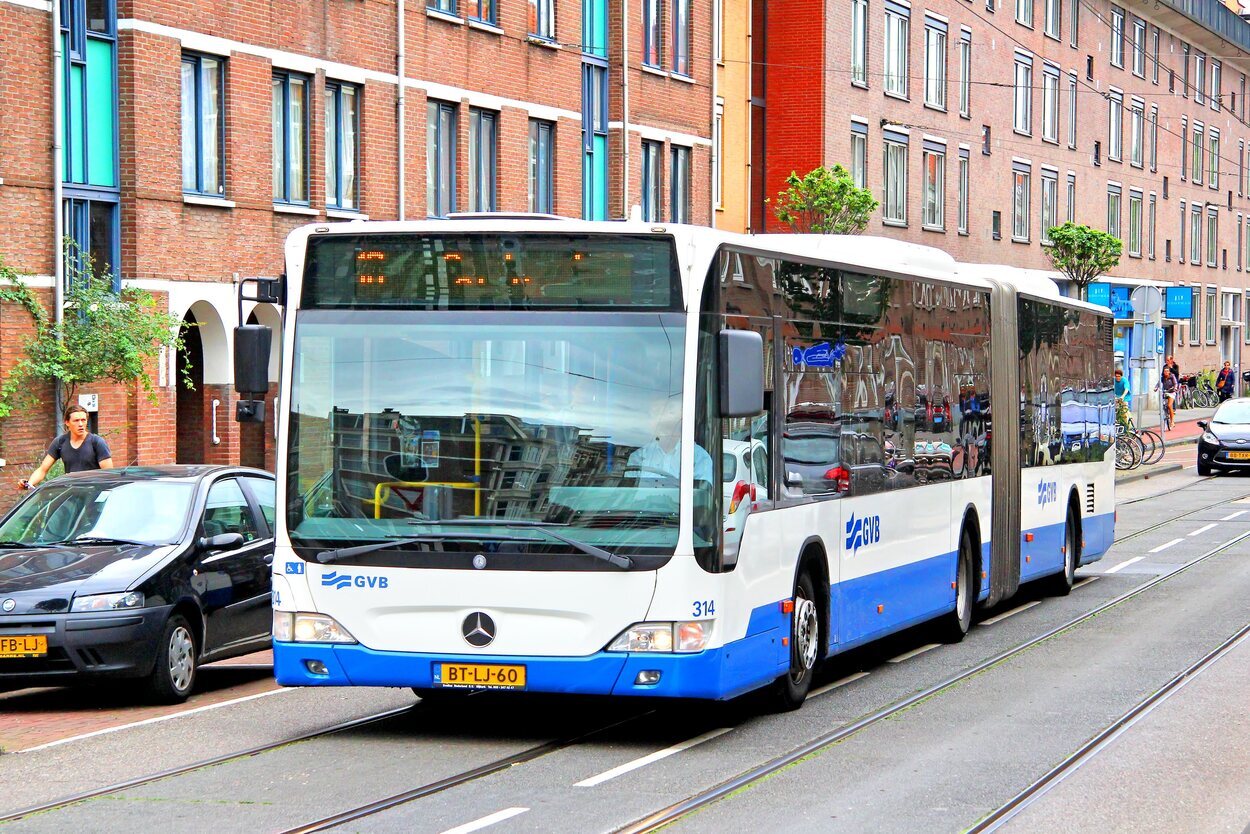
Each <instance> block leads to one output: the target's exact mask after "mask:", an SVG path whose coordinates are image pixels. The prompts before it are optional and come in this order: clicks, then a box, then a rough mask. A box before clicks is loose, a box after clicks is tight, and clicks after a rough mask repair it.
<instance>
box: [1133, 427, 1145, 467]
mask: <svg viewBox="0 0 1250 834" xmlns="http://www.w3.org/2000/svg"><path fill="white" fill-rule="evenodd" d="M1129 442H1131V443H1132V444H1133V454H1134V455H1135V456H1136V457H1137V460H1135V461H1133V466H1132V468H1133V469H1136V468H1137V467H1139V466H1141V465H1142V463H1143V462H1144V461H1145V460H1146V445H1145V444H1144V443H1142V440H1141V438H1140V437H1138V436H1137V435H1135V434H1131V435H1129Z"/></svg>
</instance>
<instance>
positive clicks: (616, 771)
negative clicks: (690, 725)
mask: <svg viewBox="0 0 1250 834" xmlns="http://www.w3.org/2000/svg"><path fill="white" fill-rule="evenodd" d="M732 729H733V727H721V728H720V729H719V730H712V731H711V732H707V733H704V734H703V735H701V736H695V737H694V738H692V739H690V740H689V741H683V742H682V743H681V744H674V745H673V746H672V747H665V748H664V749H663V750H657V751H655V752H654V753H651V754H649V755H646V756H643V757H642V758H640V759H634V760H633V761H632V762H626V763H625V764H623V765H620V766H619V767H614V768H612V769H611V770H605V771H604V772H603V773H600V774H599V775H598V776H591V777H590V778H589V779H583V780H582V781H580V782H578V783H577V784H575V785H574V786H573V787H575V788H593V787H594V786H595V785H599V784H602V783H604V782H606V781H608V780H609V779H615V778H616V777H618V776H621V775H623V774H626V773H629V772H630V771H631V770H637V769H638V768H640V767H646V766H647V765H649V764H652V763H653V762H658V761H659V760H660V759H667V758H668V757H669V756H672V755H673V754H675V753H680V752H682V751H683V750H689V749H690V748H691V747H695V746H696V745H699V744H702V743H703V742H705V741H711V740H712V739H714V738H716V737H717V736H723V735H724V734H725V733H727V732H729V731H730V730H732Z"/></svg>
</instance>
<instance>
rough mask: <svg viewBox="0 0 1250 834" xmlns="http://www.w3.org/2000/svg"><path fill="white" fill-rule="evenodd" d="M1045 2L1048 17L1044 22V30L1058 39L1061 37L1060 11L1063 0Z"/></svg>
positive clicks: (1046, 0)
mask: <svg viewBox="0 0 1250 834" xmlns="http://www.w3.org/2000/svg"><path fill="white" fill-rule="evenodd" d="M1044 2H1045V4H1046V6H1045V8H1046V11H1045V16H1046V19H1045V20H1044V21H1043V23H1042V25H1043V27H1044V28H1043V30H1042V31H1044V32H1045V33H1046V34H1047V35H1050V36H1051V37H1052V38H1054V39H1055V40H1058V39H1059V16H1060V14H1062V12H1061V11H1060V7H1061V0H1044Z"/></svg>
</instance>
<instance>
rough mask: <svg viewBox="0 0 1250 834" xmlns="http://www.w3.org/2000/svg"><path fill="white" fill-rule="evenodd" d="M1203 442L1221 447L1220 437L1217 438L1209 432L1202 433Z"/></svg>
mask: <svg viewBox="0 0 1250 834" xmlns="http://www.w3.org/2000/svg"><path fill="white" fill-rule="evenodd" d="M1202 442H1203V443H1210V444H1211V445H1213V446H1218V445H1220V439H1219V438H1218V437H1216V436H1215V435H1213V434H1211V432H1209V431H1204V432H1203V433H1202Z"/></svg>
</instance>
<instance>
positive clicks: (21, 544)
mask: <svg viewBox="0 0 1250 834" xmlns="http://www.w3.org/2000/svg"><path fill="white" fill-rule="evenodd" d="M0 547H4V548H10V549H13V550H16V549H17V548H19V547H43V545H42V544H35V543H28V542H15V541H8V540H5V541H0Z"/></svg>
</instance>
